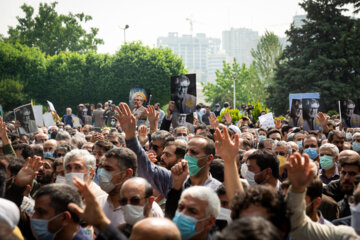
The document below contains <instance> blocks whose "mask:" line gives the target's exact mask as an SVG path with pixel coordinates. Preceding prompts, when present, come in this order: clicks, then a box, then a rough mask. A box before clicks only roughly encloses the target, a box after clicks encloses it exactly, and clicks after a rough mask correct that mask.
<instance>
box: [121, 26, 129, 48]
mask: <svg viewBox="0 0 360 240" xmlns="http://www.w3.org/2000/svg"><path fill="white" fill-rule="evenodd" d="M128 28H129V25H127V24H126V25H125V27H124V28H122V27H121V29H122V30H124V44H125V43H126V35H125V30H126V29H128Z"/></svg>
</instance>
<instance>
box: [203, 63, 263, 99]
mask: <svg viewBox="0 0 360 240" xmlns="http://www.w3.org/2000/svg"><path fill="white" fill-rule="evenodd" d="M234 79H235V88H236V90H235V91H236V106H240V105H241V103H244V102H248V101H260V102H263V101H264V99H265V98H264V95H265V88H264V84H263V83H262V82H261V81H260V80H259V78H258V77H257V75H256V69H255V66H254V64H251V65H250V67H249V68H247V67H246V65H245V64H242V65H241V66H240V64H238V63H237V62H236V59H234V62H233V64H232V65H230V64H229V63H226V62H225V61H224V62H223V69H222V71H220V70H217V71H216V82H215V83H207V84H203V83H202V85H203V92H204V95H205V98H206V99H205V100H206V101H207V102H210V103H211V104H212V106H214V105H215V104H216V103H220V104H222V103H224V102H229V103H233V89H234V88H233V83H234Z"/></svg>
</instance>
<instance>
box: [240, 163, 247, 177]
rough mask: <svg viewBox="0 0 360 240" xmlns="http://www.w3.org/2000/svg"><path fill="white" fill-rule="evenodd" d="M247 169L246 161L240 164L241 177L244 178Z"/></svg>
mask: <svg viewBox="0 0 360 240" xmlns="http://www.w3.org/2000/svg"><path fill="white" fill-rule="evenodd" d="M247 170H248V166H247V164H246V163H243V164H241V169H240V174H241V176H242V177H243V178H245V176H246V172H247Z"/></svg>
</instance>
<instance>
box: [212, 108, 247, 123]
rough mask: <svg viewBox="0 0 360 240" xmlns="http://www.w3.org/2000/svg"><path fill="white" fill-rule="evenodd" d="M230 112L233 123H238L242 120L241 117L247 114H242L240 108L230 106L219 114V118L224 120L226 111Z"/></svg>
mask: <svg viewBox="0 0 360 240" xmlns="http://www.w3.org/2000/svg"><path fill="white" fill-rule="evenodd" d="M227 112H228V113H230V116H231V118H232V120H231V121H232V123H236V122H238V121H240V119H241V118H242V117H244V116H245V115H244V114H240V111H239V109H229V108H226V109H225V110H224V111H223V112H222V113H221V114H220V115H219V116H217V119H218V120H219V121H220V122H222V119H223V118H224V115H225V113H227Z"/></svg>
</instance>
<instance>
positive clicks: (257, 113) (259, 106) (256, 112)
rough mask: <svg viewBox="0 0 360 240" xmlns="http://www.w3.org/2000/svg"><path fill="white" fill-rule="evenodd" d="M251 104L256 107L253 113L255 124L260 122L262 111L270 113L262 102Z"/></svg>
mask: <svg viewBox="0 0 360 240" xmlns="http://www.w3.org/2000/svg"><path fill="white" fill-rule="evenodd" d="M250 104H251V105H253V106H254V110H252V111H251V114H252V116H253V123H256V122H257V121H258V120H259V116H260V113H261V112H262V111H265V112H266V113H269V109H268V108H266V107H265V106H264V105H263V104H262V103H261V102H255V101H252V102H251V103H250Z"/></svg>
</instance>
